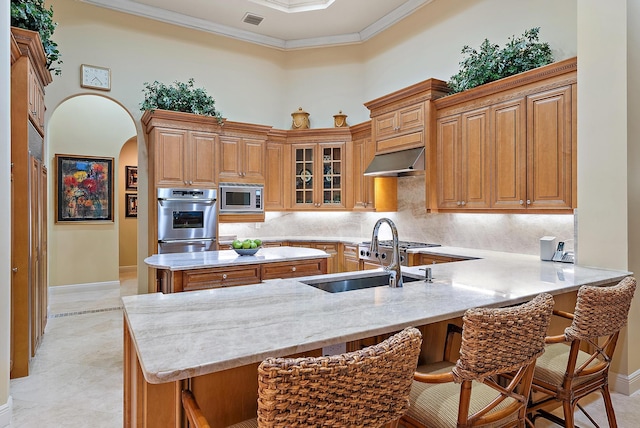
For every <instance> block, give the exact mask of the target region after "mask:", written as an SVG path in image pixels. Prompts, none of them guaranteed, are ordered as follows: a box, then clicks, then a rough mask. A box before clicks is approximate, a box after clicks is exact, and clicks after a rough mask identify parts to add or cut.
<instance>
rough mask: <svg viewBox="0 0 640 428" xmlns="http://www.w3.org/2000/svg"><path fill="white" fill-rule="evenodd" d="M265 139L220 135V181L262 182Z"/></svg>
mask: <svg viewBox="0 0 640 428" xmlns="http://www.w3.org/2000/svg"><path fill="white" fill-rule="evenodd" d="M265 146H266V141H265V140H258V139H255V138H237V137H228V136H221V137H220V170H219V175H218V177H219V179H220V182H225V181H226V182H234V183H258V184H263V183H264V161H265Z"/></svg>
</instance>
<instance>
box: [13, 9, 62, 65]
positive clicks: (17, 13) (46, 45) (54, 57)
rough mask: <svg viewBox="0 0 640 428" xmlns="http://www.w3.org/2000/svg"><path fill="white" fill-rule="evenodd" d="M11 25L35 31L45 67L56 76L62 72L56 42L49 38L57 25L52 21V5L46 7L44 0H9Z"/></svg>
mask: <svg viewBox="0 0 640 428" xmlns="http://www.w3.org/2000/svg"><path fill="white" fill-rule="evenodd" d="M11 25H12V26H13V27H18V28H23V29H25V30H31V31H37V32H38V33H39V34H40V41H42V48H43V49H44V54H45V56H46V58H47V69H48V70H49V71H51V72H53V73H54V74H55V75H56V76H59V75H60V74H62V69H61V68H60V67H59V64H62V60H60V51H58V44H57V43H56V42H54V41H53V40H51V36H52V35H53V32H54V31H55V29H56V26H57V25H58V23H57V22H54V21H53V6H51V7H49V8H48V9H47V8H46V7H45V5H44V0H11Z"/></svg>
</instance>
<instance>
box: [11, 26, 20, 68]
mask: <svg viewBox="0 0 640 428" xmlns="http://www.w3.org/2000/svg"><path fill="white" fill-rule="evenodd" d="M9 36H10V37H11V41H10V43H11V47H10V50H11V53H10V54H11V65H13V63H15V62H16V61H17V60H18V58H20V56H21V54H20V48H19V47H18V42H16V38H15V37H13V33H11V34H9Z"/></svg>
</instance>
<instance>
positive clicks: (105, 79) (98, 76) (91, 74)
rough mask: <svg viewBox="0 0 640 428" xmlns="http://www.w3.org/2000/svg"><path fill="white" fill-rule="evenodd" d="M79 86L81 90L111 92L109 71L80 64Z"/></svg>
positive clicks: (104, 68)
mask: <svg viewBox="0 0 640 428" xmlns="http://www.w3.org/2000/svg"><path fill="white" fill-rule="evenodd" d="M80 86H82V87H83V88H91V89H100V90H102V91H110V90H111V69H109V68H106V67H96V66H95V65H87V64H82V65H81V66H80Z"/></svg>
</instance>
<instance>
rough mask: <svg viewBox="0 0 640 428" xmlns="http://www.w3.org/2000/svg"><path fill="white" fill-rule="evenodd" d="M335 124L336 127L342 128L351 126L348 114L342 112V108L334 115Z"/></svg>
mask: <svg viewBox="0 0 640 428" xmlns="http://www.w3.org/2000/svg"><path fill="white" fill-rule="evenodd" d="M333 126H334V127H335V128H342V127H345V126H349V125H347V115H346V114H342V110H340V112H338V114H334V115H333Z"/></svg>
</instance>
